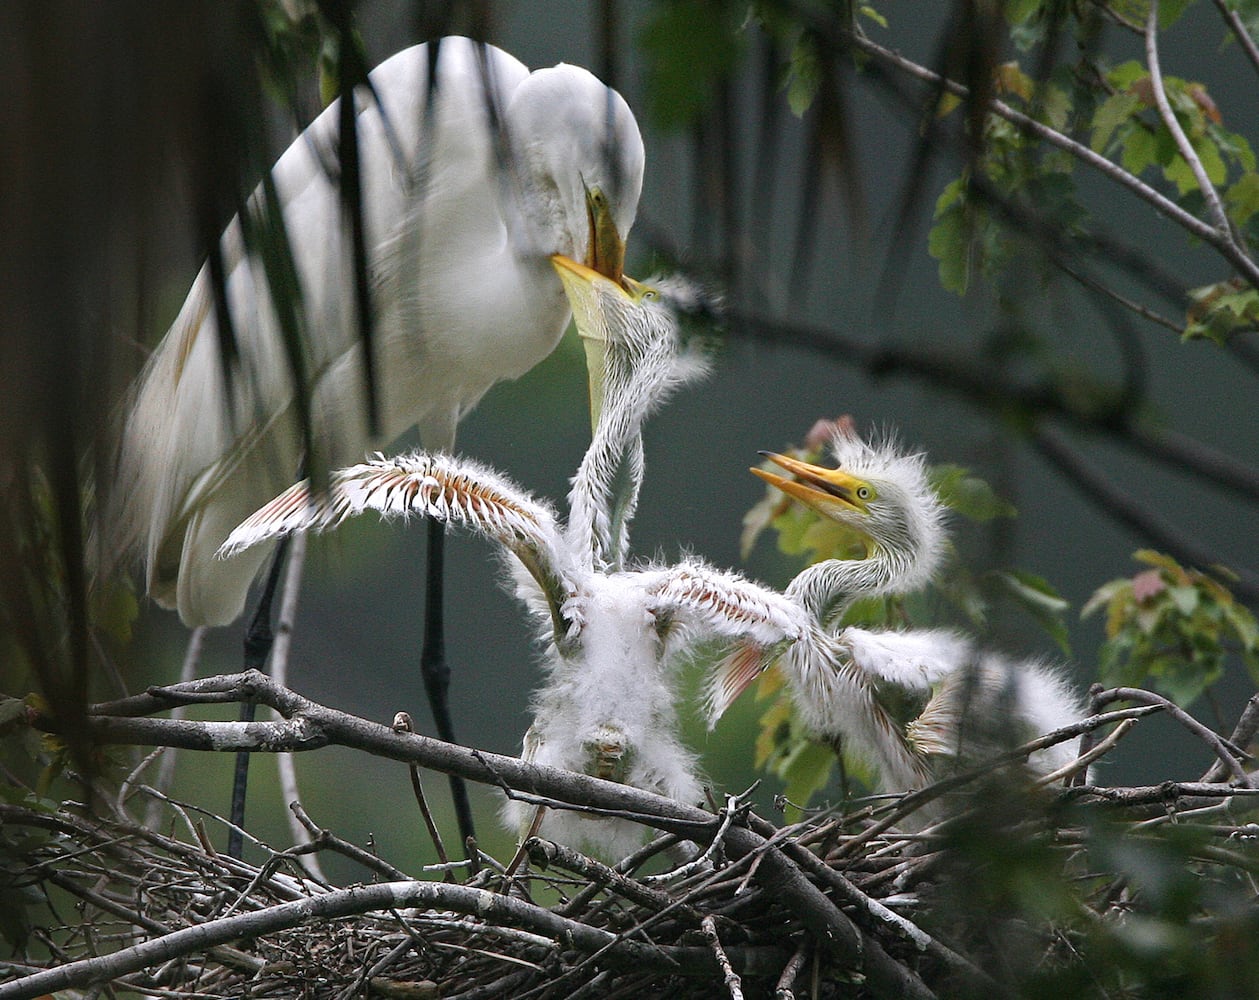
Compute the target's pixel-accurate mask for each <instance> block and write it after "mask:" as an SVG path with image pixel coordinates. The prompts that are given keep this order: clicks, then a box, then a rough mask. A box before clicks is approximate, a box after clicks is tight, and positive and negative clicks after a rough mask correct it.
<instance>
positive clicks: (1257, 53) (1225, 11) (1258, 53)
mask: <svg viewBox="0 0 1259 1000" xmlns="http://www.w3.org/2000/svg"><path fill="white" fill-rule="evenodd" d="M1215 6H1216V7H1218V8H1219V10H1220V16H1221V17H1223V18H1224V20H1225V21H1226V22H1227V23H1228V26H1229V28H1231V29H1232V32H1233V36H1234V37H1235V38H1236V39H1237V43H1238V44H1239V45H1240V46H1241V47H1242V51H1243V52H1245V53H1246V58H1247V59H1249V60H1250V65H1251V66H1252V67H1254V69H1255V70H1256V72H1259V45H1255V40H1254V39H1253V38H1251V37H1250V32H1248V31H1247V30H1246V25H1245V24H1244V23H1243V22H1242V19H1241V15H1240V14H1238V13H1237V11H1235V10H1233V9H1232V8H1231V7H1230V6H1229V5H1228V3H1227V2H1226V0H1215Z"/></svg>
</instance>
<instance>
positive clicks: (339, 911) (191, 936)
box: [0, 881, 777, 1000]
mask: <svg viewBox="0 0 1259 1000" xmlns="http://www.w3.org/2000/svg"><path fill="white" fill-rule="evenodd" d="M408 907H417V908H425V909H440V910H451V911H454V912H456V913H466V914H470V915H473V916H477V917H480V918H481V919H482V920H485V921H487V922H490V923H495V924H506V925H508V926H512V927H520V928H523V929H525V930H529V931H532V932H534V933H536V934H541V935H543V936H545V937H548V938H551V939H552V940H557V941H562V942H564V943H565V944H566V945H568V946H571V947H576V948H578V949H580V950H582V951H587V952H589V951H597V950H600V949H606V951H605V957H606V958H607V960H608V961H609V962H610V963H611V964H613V965H621V966H627V965H628V966H642V967H643V968H652V969H664V970H667V971H670V972H673V973H674V974H682V975H689V974H698V975H712V974H713V973H714V972H716V971H718V970H717V962H716V960H715V958H714V957H713V954H712V952H711V951H710V950H709V949H707V948H700V947H667V946H660V945H656V944H642V943H639V942H636V941H624V940H622V941H617V940H616V935H615V934H613V933H611V932H610V931H605V930H600V929H599V928H596V927H591V926H590V925H588V924H583V923H581V922H579V921H576V920H570V919H568V918H567V917H561V916H559V915H558V914H555V913H552V912H551V911H550V910H544V909H542V908H541V907H539V906H535V905H533V904H532V903H526V902H524V901H523V900H519V899H514V898H512V897H510V896H506V895H503V894H501V893H497V892H491V891H489V890H487V889H476V888H472V887H471V886H462V885H449V884H447V883H444V882H411V881H408V882H383V883H378V884H376V885H360V886H353V887H351V888H349V889H336V890H333V891H331V892H327V893H323V894H322V895H318V896H311V897H309V898H307V899H298V900H294V901H292V902H288V903H280V904H278V905H276V906H269V907H266V908H265V909H261V910H253V911H251V912H249V913H238V914H235V915H233V916H230V917H224V918H221V919H219V920H210V921H207V922H205V923H202V924H197V925H195V926H192V927H184V928H182V929H180V930H177V931H172V932H171V933H169V934H163V935H162V936H161V937H158V938H154V939H152V940H149V941H144V942H142V943H140V944H138V945H134V946H132V947H130V948H124V949H122V950H121V951H116V952H113V953H111V954H109V955H98V956H95V957H92V958H87V959H83V960H81V961H78V962H69V963H67V964H65V965H61V966H58V967H57V968H53V969H48V970H45V971H43V972H37V973H35V974H34V975H31V976H27V977H25V978H24V979H19V980H16V981H14V982H11V983H7V984H4V985H0V1000H30V998H34V997H38V996H42V995H44V994H46V993H53V992H56V991H57V990H66V989H78V988H83V987H87V986H92V985H94V984H99V983H106V982H109V981H110V980H112V979H116V978H117V977H119V976H124V975H127V974H128V973H133V972H139V971H140V970H142V969H145V968H148V967H151V966H154V965H158V964H160V963H162V962H168V961H170V960H171V959H177V958H182V957H185V956H187V955H191V954H193V953H196V952H202V951H206V950H208V949H210V948H215V947H218V946H220V945H224V944H227V943H228V942H229V941H234V940H237V939H239V938H245V937H259V936H261V935H264V934H271V933H274V932H276V931H280V930H285V929H287V928H290V927H296V926H298V925H300V924H302V923H305V922H306V921H308V920H312V919H322V920H336V919H339V918H342V917H349V916H355V915H358V914H363V913H368V912H371V911H373V910H387V909H404V908H408ZM774 951H775V952H777V949H774ZM732 955H733V958H734V959H735V961H738V960H739V958H740V955H739V953H738V952H733V953H732Z"/></svg>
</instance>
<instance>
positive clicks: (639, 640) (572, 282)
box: [224, 260, 806, 858]
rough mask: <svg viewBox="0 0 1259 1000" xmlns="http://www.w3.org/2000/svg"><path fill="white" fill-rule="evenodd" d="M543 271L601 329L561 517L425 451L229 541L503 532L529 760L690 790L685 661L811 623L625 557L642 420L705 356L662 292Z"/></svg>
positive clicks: (719, 579) (342, 483)
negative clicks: (520, 620) (418, 521)
mask: <svg viewBox="0 0 1259 1000" xmlns="http://www.w3.org/2000/svg"><path fill="white" fill-rule="evenodd" d="M555 266H556V268H557V269H558V270H559V271H560V273H561V275H562V276H563V280H564V285H565V288H566V290H567V291H568V294H569V297H570V299H571V300H572V302H573V309H574V313H575V315H576V318H577V323H578V326H579V328H580V329H582V330H584V331H587V332H589V331H601V333H600V334H599V335H600V336H601V339H602V340H603V342H604V353H605V364H606V377H605V380H604V385H605V393H604V399H603V405H602V408H601V412H600V415H599V421H598V424H597V427H596V430H595V434H594V437H593V440H592V442H591V445H590V448H589V449H588V450H587V452H586V455H585V457H584V458H583V460H582V463H581V465H580V467H579V469H578V471H577V474H576V476H575V477H574V479H573V484H572V490H571V492H570V495H569V503H570V513H569V518H568V523H567V524H566V525H563V524H561V523H559V522H558V520H557V518H556V516H555V514H554V512H553V510H552V509H551V507H550V506H549V505H548V504H546V503H544V502H542V501H539V500H537V499H535V498H533V497H532V496H530V495H529V494H527V493H525V492H524V491H522V490H520V489H519V488H518V487H516V486H514V485H513V484H511V483H509V482H507V481H506V480H505V479H503V478H502V477H501V476H498V475H497V474H495V473H494V472H492V471H491V470H489V469H488V468H486V467H484V466H480V465H477V464H475V463H471V462H467V461H465V460H461V459H455V458H451V457H449V456H446V455H440V454H438V455H434V454H423V453H421V454H416V455H412V456H407V457H402V458H397V459H385V458H378V459H376V460H375V461H371V462H367V463H364V464H362V465H358V466H354V467H352V468H349V469H344V470H341V471H339V472H337V473H334V474H333V477H332V483H331V489H330V491H329V492H328V493H327V494H323V495H321V494H314V493H312V491H311V488H310V485H309V484H308V483H300V484H298V485H297V486H295V487H292V488H291V489H290V490H288V491H287V492H285V493H284V494H282V495H281V496H279V497H277V498H276V499H275V500H273V501H272V502H271V503H269V504H267V505H266V506H264V507H263V508H262V509H260V510H259V511H258V512H257V513H255V514H254V515H253V516H251V517H250V518H249V519H247V520H246V521H245V522H244V523H242V524H241V525H240V526H239V527H238V528H237V529H236V530H235V531H233V532H232V534H231V536H230V537H229V538H228V541H227V544H226V546H225V547H224V552H225V554H231V553H232V552H234V551H237V550H239V549H242V548H246V547H249V546H251V545H254V544H257V543H259V542H263V541H267V540H271V539H274V538H276V537H278V536H280V535H282V534H285V533H287V532H289V531H294V530H299V529H304V530H313V531H322V530H326V529H328V528H332V527H335V526H336V525H337V524H339V523H341V522H342V521H343V520H344V519H345V518H347V517H351V516H354V515H357V514H360V513H364V512H366V511H368V510H375V511H378V512H379V513H380V514H382V515H383V516H385V517H391V516H405V515H407V514H419V515H422V516H424V517H428V518H433V519H436V520H439V521H442V522H443V523H448V524H454V525H458V526H462V527H465V528H468V529H470V530H472V531H475V532H477V533H478V534H481V535H483V536H484V537H486V538H489V539H491V540H493V541H495V542H497V543H498V544H499V545H500V546H502V548H503V549H504V550H505V551H506V552H507V553H508V554H509V558H508V564H509V567H510V569H511V571H512V573H513V575H514V577H515V580H516V592H517V595H518V596H519V597H520V598H521V599H522V600H523V601H524V602H525V604H526V606H527V607H528V608H529V610H530V611H531V613H532V617H533V619H534V622H535V624H536V626H537V627H538V629H539V634H540V637H541V639H542V641H543V643H544V646H545V652H544V655H543V672H544V681H543V683H542V685H541V687H540V688H539V689H538V691H537V692H536V693H535V695H534V697H533V700H532V707H533V711H534V719H533V723H532V725H531V726H530V727H529V730H528V733H527V734H526V736H525V738H524V757H525V759H526V760H530V761H532V762H534V763H538V764H546V765H550V766H554V767H560V768H565V769H567V770H572V771H579V772H583V773H586V774H590V775H593V776H596V777H602V778H606V779H608V780H616V781H622V782H625V783H628V784H632V785H634V786H635V787H638V788H643V789H646V790H648V791H653V792H657V793H658V794H661V795H665V796H668V797H670V798H674V799H677V800H679V801H684V802H695V801H698V800H699V799H700V791H701V786H700V781H699V777H698V774H697V769H696V760H695V756H694V754H693V753H691V752H690V751H689V750H688V749H687V748H686V747H685V745H684V744H683V743H682V741H681V738H680V736H679V734H678V718H677V701H678V691H677V681H678V677H677V673H678V670H677V668H678V665H679V662H680V661H681V659H682V657H683V656H684V654H685V653H686V652H687V651H688V650H689V649H691V648H692V647H693V646H694V644H695V643H696V642H698V641H701V640H706V639H711V638H727V639H731V640H746V641H750V642H756V643H762V644H770V643H775V642H779V641H781V640H782V637H784V636H789V637H791V638H796V637H798V636H799V634H800V631H801V629H802V628H803V627H804V625H805V624H806V619H805V616H804V615H803V614H802V613H801V611H800V610H799V609H798V608H797V607H796V605H794V604H792V603H791V602H790V601H787V600H785V599H784V598H783V597H782V596H781V595H779V594H776V593H774V592H773V591H771V590H768V589H767V588H763V587H758V586H756V585H754V584H751V583H749V582H748V581H746V580H744V579H743V578H742V577H739V576H737V575H736V574H730V573H724V572H721V571H720V570H716V569H713V568H712V567H709V566H707V565H706V564H704V563H702V562H700V561H698V560H687V561H684V562H682V563H679V564H677V565H673V566H653V565H647V566H642V567H632V568H620V567H624V566H625V565H626V563H627V557H628V552H627V546H628V521H629V518H630V516H631V515H632V513H633V507H634V502H633V499H632V498H634V497H636V496H637V493H638V489H639V487H640V485H641V480H642V475H643V462H642V443H641V426H642V422H643V420H644V419H645V418H646V416H647V415H648V413H649V412H650V411H651V410H652V409H653V408H654V407H655V406H657V405H659V403H660V402H661V401H662V400H663V399H664V398H665V396H667V394H668V393H669V392H671V391H672V390H674V389H675V388H677V387H678V386H680V385H682V384H684V383H686V382H687V381H690V380H692V379H694V378H696V377H698V376H699V375H700V374H702V372H703V370H704V366H703V364H702V361H701V359H700V358H699V357H698V356H696V355H694V354H693V353H690V352H688V351H686V350H685V349H684V345H682V343H681V341H680V339H679V337H678V325H677V321H676V318H675V316H674V315H673V312H672V305H671V302H670V300H669V298H668V296H667V295H663V294H661V293H660V292H659V291H658V290H656V289H653V288H651V287H649V286H642V285H638V284H637V283H633V284H630V286H629V287H628V288H627V287H625V286H624V285H622V284H621V283H619V282H615V281H611V280H609V279H607V278H605V277H604V276H602V275H600V274H599V273H597V272H595V271H593V270H592V269H590V268H586V267H583V266H582V265H580V264H577V263H576V262H574V261H572V260H556V261H555ZM616 511H621V512H622V514H621V516H620V520H619V521H618V520H617V514H616ZM614 525H616V527H615V528H614V527H613V526H614ZM504 817H505V820H506V822H507V823H508V825H509V826H511V827H512V828H513V829H515V830H516V831H518V832H522V833H523V832H524V831H525V830H526V829H528V828H529V826H530V825H531V821H532V820H533V819H534V817H535V810H534V808H533V807H531V806H525V805H522V804H521V803H519V802H515V801H509V802H508V803H507V805H506V807H505V810H504ZM540 829H541V832H542V833H543V834H544V835H545V836H548V837H551V838H554V839H556V840H560V841H562V842H565V843H568V844H571V845H573V846H575V847H580V848H584V849H587V850H590V851H593V852H594V853H597V854H599V855H600V856H602V857H607V858H615V857H620V856H622V855H624V854H625V853H628V852H629V851H630V850H632V849H634V848H635V847H636V846H637V845H639V844H641V842H642V840H643V835H644V828H643V827H642V826H641V825H640V824H637V823H633V822H631V821H628V820H623V819H618V818H605V817H593V816H587V815H584V814H581V813H578V812H570V811H568V810H556V809H551V810H548V811H547V813H546V815H545V817H544V818H543V820H542V823H541V827H540Z"/></svg>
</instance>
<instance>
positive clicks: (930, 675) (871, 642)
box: [838, 626, 976, 691]
mask: <svg viewBox="0 0 1259 1000" xmlns="http://www.w3.org/2000/svg"><path fill="white" fill-rule="evenodd" d="M838 645H839V648H840V649H842V650H843V651H844V652H845V653H846V654H847V655H848V657H849V658H850V659H851V660H852V663H853V665H854V666H855V667H857V668H858V669H859V670H860V671H861V672H862V673H865V674H868V675H871V676H872V677H873V678H876V679H877V680H879V681H886V682H888V683H891V684H896V685H899V686H900V687H904V688H908V689H910V690H914V691H929V690H931V687H932V685H934V684H936V683H938V682H939V681H941V680H942V679H943V678H945V677H946V676H948V675H949V674H951V673H953V672H954V671H955V670H960V669H963V668H965V667H967V666H973V665H974V662H975V656H976V652H975V644H974V642H972V641H971V640H970V639H968V638H966V637H965V636H963V635H959V634H958V633H956V632H950V631H949V630H947V629H913V630H892V629H878V630H870V629H863V628H856V627H853V626H849V627H848V628H845V629H844V630H843V631H842V632H840V634H839V636H838Z"/></svg>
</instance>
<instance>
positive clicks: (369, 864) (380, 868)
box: [289, 802, 408, 882]
mask: <svg viewBox="0 0 1259 1000" xmlns="http://www.w3.org/2000/svg"><path fill="white" fill-rule="evenodd" d="M289 809H290V810H291V811H292V813H293V816H294V818H295V819H296V820H297V822H298V823H300V824H301V825H302V828H303V829H304V830H305V831H306V832H307V834H308V836H307V837H306V843H307V844H310V845H311V846H313V847H315V848H319V849H322V848H325V847H326V848H327V849H328V850H330V851H335V852H336V853H337V854H340V855H343V856H344V857H347V858H349V859H350V860H351V861H356V862H358V863H359V864H360V865H362V866H363V867H364V868H366V869H367V870H368V871H373V872H375V873H376V874H377V875H380V876H382V877H383V878H385V879H388V880H389V881H391V882H399V881H402V880H404V879H406V878H407V877H408V876H407V873H406V872H404V871H402V870H401V869H400V868H395V867H394V866H393V865H391V864H390V863H389V862H388V861H385V860H384V859H383V858H381V857H378V856H377V855H375V854H372V852H371V851H365V850H363V848H361V847H359V846H358V845H357V844H351V843H350V842H349V841H348V840H342V839H341V838H340V837H338V836H337V835H336V834H334V833H333V832H332V831H330V830H326V829H324V828H323V827H320V826H319V825H317V824H316V823H315V821H314V820H313V819H311V818H310V814H309V813H307V812H306V810H305V809H303V808H302V804H301V803H300V802H290V803H289Z"/></svg>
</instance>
